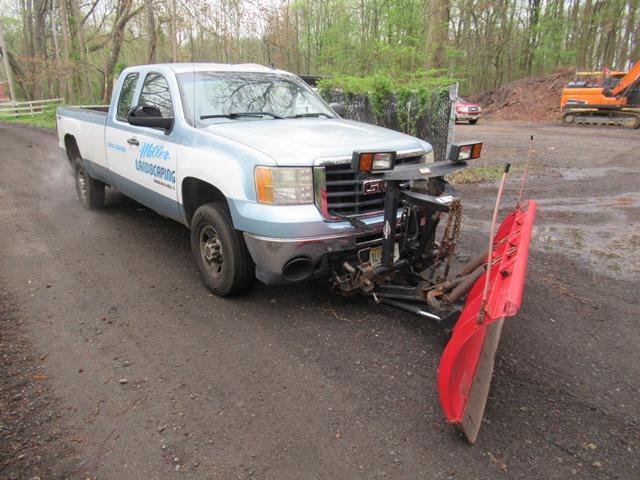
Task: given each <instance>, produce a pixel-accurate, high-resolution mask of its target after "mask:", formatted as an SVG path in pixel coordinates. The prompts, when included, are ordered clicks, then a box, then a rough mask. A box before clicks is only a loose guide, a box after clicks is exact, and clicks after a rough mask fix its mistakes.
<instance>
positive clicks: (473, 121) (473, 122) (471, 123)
mask: <svg viewBox="0 0 640 480" xmlns="http://www.w3.org/2000/svg"><path fill="white" fill-rule="evenodd" d="M476 123H478V119H477V118H476V119H475V120H469V124H470V125H475V124H476Z"/></svg>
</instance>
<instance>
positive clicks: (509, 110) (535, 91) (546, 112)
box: [469, 70, 573, 121]
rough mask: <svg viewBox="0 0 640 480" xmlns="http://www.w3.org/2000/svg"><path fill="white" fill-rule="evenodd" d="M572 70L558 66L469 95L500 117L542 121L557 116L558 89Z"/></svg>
mask: <svg viewBox="0 0 640 480" xmlns="http://www.w3.org/2000/svg"><path fill="white" fill-rule="evenodd" d="M572 78H573V71H569V70H562V71H558V72H556V73H554V74H553V75H548V76H544V77H528V78H522V79H520V80H514V81H513V82H509V83H506V84H504V85H503V86H502V87H500V88H498V89H497V90H493V91H490V92H483V93H478V94H475V95H472V96H470V97H469V100H470V101H472V102H476V103H479V104H480V105H481V106H482V112H483V114H486V116H488V117H491V118H496V119H501V120H529V121H545V120H557V119H558V118H560V96H561V95H562V89H563V88H564V87H565V86H566V85H567V83H569V82H570V81H571V80H572Z"/></svg>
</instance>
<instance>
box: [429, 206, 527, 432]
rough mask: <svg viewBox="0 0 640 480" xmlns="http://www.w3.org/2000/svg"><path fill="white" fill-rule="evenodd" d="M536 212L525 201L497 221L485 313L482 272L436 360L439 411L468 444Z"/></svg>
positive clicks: (514, 306) (513, 306)
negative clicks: (500, 222) (455, 427)
mask: <svg viewBox="0 0 640 480" xmlns="http://www.w3.org/2000/svg"><path fill="white" fill-rule="evenodd" d="M535 212H536V202H534V201H533V200H529V202H527V203H525V204H523V205H521V206H520V207H518V208H516V210H514V211H513V212H512V213H511V214H509V215H508V216H507V217H506V218H505V219H504V221H503V222H502V224H501V225H500V228H499V229H498V231H497V233H496V236H495V240H494V244H493V245H494V246H493V254H492V259H491V262H490V265H491V267H490V268H491V271H490V276H489V279H490V283H489V294H488V297H487V302H486V305H485V314H484V317H483V318H480V317H479V312H480V306H481V303H482V293H483V288H484V284H485V281H486V271H485V272H484V273H483V274H482V275H481V276H480V277H479V278H478V280H477V281H476V282H475V284H474V285H473V287H472V288H471V290H470V292H469V295H468V296H467V300H466V302H465V305H464V309H463V311H462V314H461V315H460V317H459V319H458V321H457V322H456V325H455V327H454V329H453V332H452V334H451V339H450V340H449V343H448V344H447V346H446V348H445V350H444V353H443V355H442V359H441V361H440V366H439V370H438V392H439V396H440V404H441V406H442V410H443V411H444V415H445V417H446V419H447V421H448V422H449V423H452V424H454V425H456V426H457V427H458V428H460V429H461V430H462V431H463V432H464V434H465V435H466V437H467V439H468V441H469V442H470V443H472V444H473V443H474V442H475V441H476V438H477V436H478V432H479V430H480V425H481V423H482V416H483V413H484V408H485V405H486V402H487V397H488V395H489V387H490V385H491V377H492V375H493V366H494V360H495V355H496V350H497V348H498V343H499V341H500V334H501V331H502V324H503V323H504V318H505V317H510V316H513V315H515V314H516V313H517V312H518V310H519V309H520V301H521V299H522V290H523V287H524V280H525V275H526V269H527V259H528V257H529V245H530V243H531V232H532V229H533V221H534V218H535ZM479 322H480V323H479Z"/></svg>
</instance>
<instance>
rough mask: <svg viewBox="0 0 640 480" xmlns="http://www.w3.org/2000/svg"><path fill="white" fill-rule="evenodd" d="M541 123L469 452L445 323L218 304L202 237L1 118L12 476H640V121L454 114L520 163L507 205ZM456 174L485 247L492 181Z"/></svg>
mask: <svg viewBox="0 0 640 480" xmlns="http://www.w3.org/2000/svg"><path fill="white" fill-rule="evenodd" d="M530 134H535V138H536V143H535V151H534V168H533V174H532V177H531V181H530V183H529V187H528V194H529V196H530V197H532V198H536V199H538V200H539V201H540V209H539V215H538V219H537V227H536V233H535V239H534V246H533V249H532V252H531V257H530V263H529V265H530V267H529V277H528V281H527V285H526V288H525V295H524V300H523V308H522V310H521V312H520V314H519V315H518V316H517V317H515V318H513V319H510V320H508V321H507V322H506V323H505V328H504V330H503V339H502V343H501V346H500V348H499V350H498V360H497V365H496V371H495V374H494V382H493V386H492V390H491V393H490V399H489V403H488V407H487V411H486V413H485V424H484V426H483V429H482V431H481V433H480V437H479V439H478V443H477V444H476V445H475V446H473V447H470V446H469V445H467V443H466V442H465V441H464V439H463V438H462V437H461V435H459V434H458V433H457V432H456V431H455V430H454V429H453V428H451V427H449V426H448V425H446V424H445V423H444V421H443V417H442V415H441V412H440V408H439V405H438V399H437V391H436V374H437V365H438V361H439V357H440V354H441V352H442V349H443V346H444V344H445V341H446V339H445V337H444V336H443V335H442V334H441V333H440V332H439V331H438V330H437V328H435V327H434V326H432V325H430V324H429V323H425V321H424V320H421V319H420V318H415V317H413V316H411V315H410V314H408V313H403V312H398V311H396V310H392V309H389V308H386V307H381V306H375V305H373V304H372V303H370V302H368V301H367V300H365V299H362V298H355V299H343V298H341V297H339V296H336V295H335V294H331V293H330V292H328V291H327V290H326V288H325V287H324V285H323V283H322V282H316V283H312V284H305V285H300V286H292V287H266V286H258V287H257V288H256V289H255V290H253V291H252V292H250V293H248V294H245V295H243V296H240V297H236V298H232V299H221V298H216V297H213V296H212V295H211V294H209V292H208V291H207V290H206V289H205V288H204V287H203V286H202V284H201V282H200V280H199V278H198V275H197V272H196V268H195V266H194V264H193V261H192V258H191V254H190V251H189V233H188V231H187V229H185V228H184V227H182V226H180V225H178V224H177V223H175V222H173V221H170V220H167V219H164V218H162V217H160V216H158V215H156V214H155V213H153V212H151V211H149V210H147V209H145V208H143V207H141V206H140V205H138V204H136V203H135V202H133V201H130V200H128V199H126V198H124V197H122V196H121V195H119V194H117V193H116V192H112V193H110V194H109V196H108V204H107V207H106V208H105V209H104V210H101V211H97V212H89V211H86V210H84V209H82V207H81V206H80V203H79V202H78V200H77V199H76V194H75V191H74V186H73V178H72V177H71V175H70V174H69V170H68V167H67V166H66V161H65V160H64V159H63V157H62V155H61V154H60V153H59V151H58V148H57V145H56V138H55V136H53V135H52V134H51V133H50V132H46V131H43V130H37V129H33V128H27V127H18V126H7V125H0V165H1V170H0V225H1V232H2V233H1V234H0V252H1V253H2V254H1V255H0V305H1V307H0V378H1V380H0V478H11V479H13V478H15V479H29V478H42V479H57V478H73V479H76V478H82V479H86V478H100V479H118V480H120V479H170V478H198V479H205V478H206V479H210V478H221V479H231V478H235V479H245V478H257V479H278V480H283V479H296V480H298V479H325V478H327V479H329V478H330V479H360V478H362V479H365V478H366V479H369V478H394V479H417V478H420V479H440V478H442V479H444V478H454V479H487V478H498V479H502V478H527V479H530V478H541V479H551V478H558V479H567V478H579V479H585V478H619V479H625V480H629V479H632V478H640V454H639V453H638V449H639V448H640V400H639V398H640V385H639V382H640V380H639V379H640V328H639V327H638V314H639V313H640V308H639V306H638V303H639V302H638V298H637V294H638V291H639V288H640V281H639V277H640V273H639V272H640V266H639V257H638V256H639V255H640V253H639V252H640V229H639V225H640V193H639V190H640V189H639V179H640V154H639V153H638V152H639V151H640V132H638V131H625V130H618V129H598V128H586V127H585V128H583V129H579V128H566V127H562V126H556V125H541V124H534V125H529V124H525V123H490V122H483V120H481V122H480V123H479V124H478V125H476V126H466V125H459V126H458V127H457V136H458V138H461V139H471V138H478V139H480V140H483V141H485V143H486V148H485V159H484V160H483V161H482V162H483V165H485V166H489V167H491V166H492V165H500V164H502V163H504V162H505V161H513V162H514V164H515V167H516V168H515V172H516V173H515V174H514V175H513V177H512V178H511V181H510V183H509V188H508V191H507V195H506V197H505V202H506V203H507V204H508V203H509V202H512V201H513V197H514V192H516V191H517V188H518V183H517V180H518V178H517V177H518V174H517V172H518V171H521V170H518V169H519V168H521V163H522V154H523V153H524V152H525V151H526V145H527V140H528V138H529V135H530ZM460 188H461V190H462V193H463V194H464V198H465V204H464V216H465V226H464V229H463V236H464V239H463V241H462V245H461V250H460V253H462V254H473V253H477V252H478V251H480V250H482V248H483V247H484V245H485V242H486V235H487V231H486V228H487V225H488V220H489V217H490V211H491V207H492V202H493V195H494V193H495V190H496V189H495V185H494V184H493V183H492V182H485V183H481V184H465V185H462V186H461V187H460ZM36 476H37V477H36Z"/></svg>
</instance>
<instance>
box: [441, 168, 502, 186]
mask: <svg viewBox="0 0 640 480" xmlns="http://www.w3.org/2000/svg"><path fill="white" fill-rule="evenodd" d="M503 171H504V165H493V166H489V167H467V168H465V169H463V170H459V171H457V172H455V173H453V174H451V175H449V177H448V180H449V182H451V183H455V184H458V185H461V184H463V183H480V182H492V181H494V180H500V177H502V172H503ZM512 173H513V170H512Z"/></svg>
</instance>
